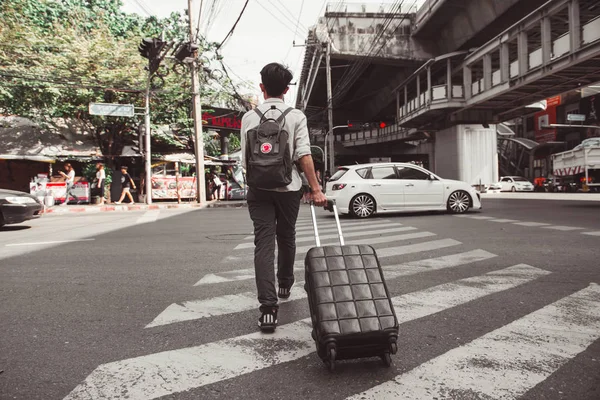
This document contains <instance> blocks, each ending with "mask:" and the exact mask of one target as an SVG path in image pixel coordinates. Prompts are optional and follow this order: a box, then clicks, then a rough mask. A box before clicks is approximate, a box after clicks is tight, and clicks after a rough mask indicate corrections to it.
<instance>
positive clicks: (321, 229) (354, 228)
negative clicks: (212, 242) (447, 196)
mask: <svg viewBox="0 0 600 400" xmlns="http://www.w3.org/2000/svg"><path fill="white" fill-rule="evenodd" d="M392 226H402V224H399V223H397V222H387V223H384V224H374V225H369V226H368V227H367V228H368V229H374V228H375V227H379V228H388V227H392ZM365 227H366V226H365V225H364V224H361V225H351V226H350V227H344V226H343V227H342V233H344V234H345V233H346V232H350V231H360V230H363V229H365ZM314 232H315V231H314V230H313V228H312V227H310V228H304V229H296V237H300V236H307V235H308V236H312V237H314V234H315V233H314ZM334 232H335V233H337V228H332V227H321V226H319V235H321V234H323V233H334ZM250 233H252V235H251V236H246V237H245V238H244V240H254V232H250Z"/></svg>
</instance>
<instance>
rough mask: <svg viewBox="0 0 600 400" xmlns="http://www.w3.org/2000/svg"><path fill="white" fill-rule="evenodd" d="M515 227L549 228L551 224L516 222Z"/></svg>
mask: <svg viewBox="0 0 600 400" xmlns="http://www.w3.org/2000/svg"><path fill="white" fill-rule="evenodd" d="M513 225H520V226H535V227H537V226H547V225H550V224H544V223H542V222H515V223H514V224H513Z"/></svg>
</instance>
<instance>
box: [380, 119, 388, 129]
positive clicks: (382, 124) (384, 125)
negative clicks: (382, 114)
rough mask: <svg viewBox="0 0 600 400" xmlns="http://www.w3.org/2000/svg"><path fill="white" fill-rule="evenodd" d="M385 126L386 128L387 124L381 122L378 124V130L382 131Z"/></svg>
mask: <svg viewBox="0 0 600 400" xmlns="http://www.w3.org/2000/svg"><path fill="white" fill-rule="evenodd" d="M386 126H387V124H386V123H385V122H383V121H382V122H380V123H379V128H380V129H383V128H385V127H386Z"/></svg>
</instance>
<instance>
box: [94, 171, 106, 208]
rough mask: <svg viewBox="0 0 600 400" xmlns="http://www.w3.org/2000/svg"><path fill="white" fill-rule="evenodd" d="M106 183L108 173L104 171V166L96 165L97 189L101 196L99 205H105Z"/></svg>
mask: <svg viewBox="0 0 600 400" xmlns="http://www.w3.org/2000/svg"><path fill="white" fill-rule="evenodd" d="M105 182H106V171H104V164H102V163H98V164H96V187H97V188H98V193H99V195H100V203H99V205H104V185H105Z"/></svg>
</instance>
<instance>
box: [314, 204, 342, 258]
mask: <svg viewBox="0 0 600 400" xmlns="http://www.w3.org/2000/svg"><path fill="white" fill-rule="evenodd" d="M310 215H311V216H312V223H313V229H314V230H315V242H317V247H321V239H319V229H318V228H317V215H316V213H315V204H314V203H313V202H312V201H311V202H310ZM333 215H334V216H335V223H336V225H337V230H338V235H339V238H340V245H342V246H343V245H344V235H342V225H340V216H339V215H338V210H337V206H336V205H335V200H333Z"/></svg>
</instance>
